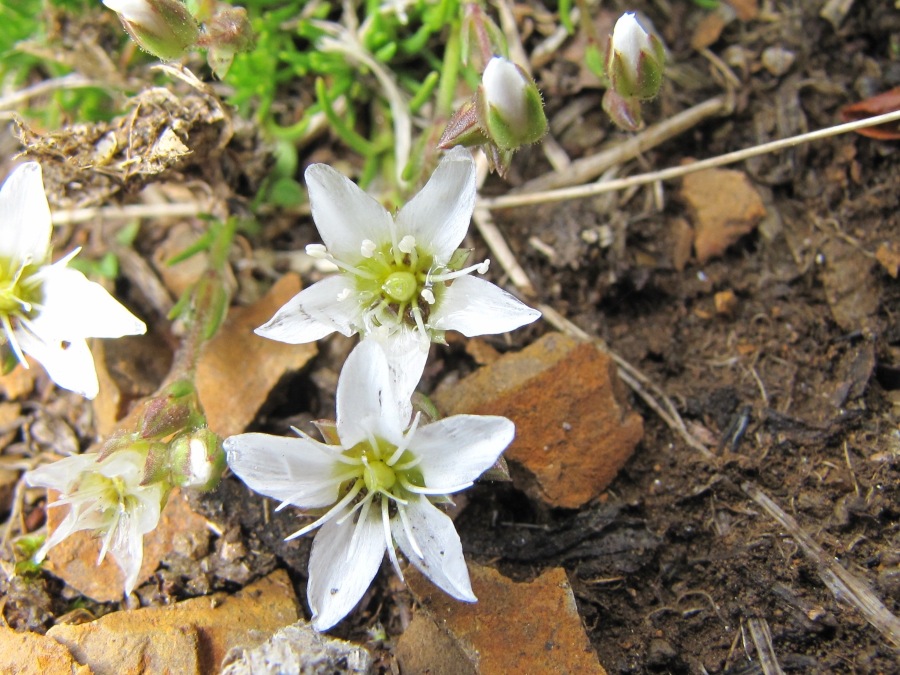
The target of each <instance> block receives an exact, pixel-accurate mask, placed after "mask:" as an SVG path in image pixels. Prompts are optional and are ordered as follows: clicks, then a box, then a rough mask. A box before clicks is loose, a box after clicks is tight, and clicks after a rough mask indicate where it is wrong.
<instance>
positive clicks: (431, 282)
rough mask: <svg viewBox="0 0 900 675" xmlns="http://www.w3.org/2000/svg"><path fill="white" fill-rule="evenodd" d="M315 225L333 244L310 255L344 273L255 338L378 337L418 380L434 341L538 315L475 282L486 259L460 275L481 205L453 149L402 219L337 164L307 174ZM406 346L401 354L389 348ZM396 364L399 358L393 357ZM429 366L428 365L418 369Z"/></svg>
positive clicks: (315, 288) (471, 174) (298, 300)
mask: <svg viewBox="0 0 900 675" xmlns="http://www.w3.org/2000/svg"><path fill="white" fill-rule="evenodd" d="M306 183H307V186H308V187H309V199H310V204H311V207H312V215H313V220H315V223H316V227H318V229H319V234H320V235H321V236H322V240H323V241H324V242H325V245H324V246H322V245H321V244H315V245H311V246H309V247H307V252H308V253H309V254H310V255H314V256H317V257H323V258H327V259H328V260H331V261H332V262H333V263H334V264H335V265H337V266H338V268H339V269H340V273H339V274H337V275H335V276H332V277H329V278H326V279H324V280H322V281H319V282H318V283H315V284H313V285H312V286H310V287H309V288H307V289H304V290H303V291H301V292H300V293H299V294H297V295H296V296H294V298H292V299H291V300H290V301H289V302H288V303H287V304H286V305H285V306H284V307H282V308H281V309H280V310H278V312H277V313H276V314H275V316H274V317H272V319H271V320H269V322H268V323H266V324H265V325H264V326H261V327H260V328H257V329H256V332H257V334H259V335H262V336H263V337H267V338H271V339H273V340H280V341H281V342H287V343H290V344H300V343H304V342H313V341H315V340H318V339H320V338H323V337H325V336H326V335H329V334H331V333H333V332H335V331H337V332H339V333H343V334H344V335H348V336H349V335H353V334H354V333H361V334H362V335H363V336H375V337H380V338H381V339H382V342H383V343H384V344H385V346H386V347H387V349H388V351H389V352H395V351H396V352H399V353H404V351H403V350H406V349H407V348H408V347H409V346H410V345H413V344H415V343H416V341H418V342H419V344H420V349H418V350H416V349H412V350H411V351H410V352H408V356H406V358H409V359H411V360H416V364H415V367H413V365H410V366H409V368H408V370H409V372H415V380H416V381H418V377H419V374H420V373H421V372H422V367H424V362H425V348H426V347H427V344H428V342H429V341H432V340H434V341H442V340H443V335H444V331H447V330H456V331H459V332H460V333H462V334H463V335H466V336H468V337H471V336H474V335H484V334H487V333H502V332H505V331H509V330H512V329H514V328H518V327H519V326H523V325H525V324H527V323H531V322H532V321H534V320H535V319H537V318H538V317H539V316H540V312H538V311H537V310H534V309H531V308H530V307H527V306H526V305H524V304H522V303H521V302H519V301H518V300H517V299H516V298H514V297H513V296H512V295H510V294H509V293H507V292H506V291H504V290H501V289H500V288H498V287H497V286H495V285H494V284H492V283H490V282H488V281H485V280H483V279H479V278H477V277H475V276H471V275H470V273H471V272H473V271H475V270H478V271H479V272H481V273H484V272H485V271H486V270H487V265H488V261H485V262H484V263H481V264H479V265H473V266H472V267H467V268H464V269H462V267H463V261H464V257H465V256H464V255H463V256H460V255H459V253H457V247H458V246H459V245H460V243H461V242H462V240H463V237H465V235H466V231H467V229H468V227H469V220H470V219H471V217H472V211H473V209H474V206H475V163H474V161H473V160H472V157H471V156H470V154H469V152H468V151H467V150H465V149H463V148H454V149H453V150H451V151H450V152H449V153H447V154H446V155H445V156H444V157H443V159H442V160H441V162H440V164H439V165H438V167H437V169H436V170H435V172H434V175H433V176H432V177H431V179H430V180H429V181H428V183H427V184H426V185H425V187H424V188H423V189H422V191H421V192H419V193H418V194H417V195H416V196H415V197H413V199H412V200H411V201H410V202H409V203H407V204H406V205H405V206H404V207H403V208H402V209H400V211H399V213H397V216H396V218H393V217H392V216H391V214H390V213H388V212H387V211H386V210H385V209H384V207H383V206H381V204H379V203H378V202H377V201H375V200H374V199H373V198H372V197H370V196H369V195H367V194H366V193H365V192H363V191H362V190H361V189H360V188H359V187H357V186H356V185H355V184H354V183H352V182H351V181H350V180H348V179H347V178H345V177H344V176H342V175H341V174H340V173H338V172H337V171H335V170H334V169H332V168H331V167H329V166H326V165H324V164H313V165H312V166H310V167H309V168H308V169H307V170H306ZM394 340H399V341H401V342H403V343H404V344H403V345H402V347H403V349H400V347H398V346H396V345H393V346H388V345H387V344H386V342H387V341H394ZM388 356H389V358H391V361H392V363H393V354H392V353H389V355H388ZM420 366H421V367H420Z"/></svg>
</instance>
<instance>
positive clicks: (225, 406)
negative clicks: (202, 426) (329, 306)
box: [197, 273, 317, 436]
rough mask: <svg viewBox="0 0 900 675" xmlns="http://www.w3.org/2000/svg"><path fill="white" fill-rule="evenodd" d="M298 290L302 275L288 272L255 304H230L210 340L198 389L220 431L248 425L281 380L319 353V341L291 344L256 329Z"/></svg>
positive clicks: (224, 432)
mask: <svg viewBox="0 0 900 675" xmlns="http://www.w3.org/2000/svg"><path fill="white" fill-rule="evenodd" d="M299 292H300V277H299V276H297V275H296V274H293V273H291V274H286V275H284V276H283V277H282V278H281V279H279V280H278V282H277V283H276V284H275V285H274V286H272V288H271V289H270V290H269V292H268V293H266V295H265V296H264V297H263V298H262V299H261V300H259V302H257V303H256V304H254V305H252V306H250V307H238V308H234V309H232V310H231V312H230V313H229V315H228V318H227V319H226V320H225V323H224V325H223V326H222V327H221V328H220V329H219V332H218V333H217V334H216V336H215V337H214V338H213V339H212V340H211V341H210V342H209V344H208V345H206V349H205V350H204V351H203V354H202V355H201V356H200V363H199V364H198V366H197V390H198V391H199V393H200V401H201V403H202V404H203V408H204V410H205V411H206V416H207V419H208V420H209V427H210V429H212V430H213V431H214V432H216V433H217V434H219V435H220V436H232V435H234V434H239V433H241V432H242V431H244V429H245V428H246V427H247V425H248V424H250V422H252V421H253V419H254V418H255V417H256V413H257V411H258V410H259V408H260V406H262V404H263V403H265V401H266V398H268V396H269V392H270V391H271V390H272V388H273V387H274V386H275V385H276V384H278V381H279V380H280V379H281V378H282V377H283V376H284V375H286V374H287V373H290V372H292V371H296V370H299V369H300V368H302V367H303V366H304V365H306V362H307V361H309V359H311V358H312V357H313V356H315V355H316V351H317V349H316V345H315V344H304V345H289V344H285V343H283V342H276V341H275V340H267V339H266V338H263V337H260V336H259V335H256V334H255V333H254V332H253V329H254V328H258V327H259V326H261V325H263V324H264V323H265V322H266V321H268V320H269V319H271V318H272V315H273V314H275V312H276V311H277V310H278V309H280V308H281V306H282V305H284V304H285V303H286V302H287V301H288V300H290V299H291V298H292V297H294V296H295V295H296V294H297V293H299Z"/></svg>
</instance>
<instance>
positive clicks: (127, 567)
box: [109, 511, 159, 595]
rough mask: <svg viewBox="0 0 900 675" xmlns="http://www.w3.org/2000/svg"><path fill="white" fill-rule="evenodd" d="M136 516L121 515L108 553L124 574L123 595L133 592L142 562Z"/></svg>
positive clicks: (141, 533)
mask: <svg viewBox="0 0 900 675" xmlns="http://www.w3.org/2000/svg"><path fill="white" fill-rule="evenodd" d="M137 516H138V514H137V513H135V512H134V511H125V512H124V513H122V515H121V517H120V519H119V522H118V524H117V528H118V529H117V531H116V532H114V533H113V535H112V544H111V546H110V548H109V552H110V553H112V556H113V558H114V559H115V561H116V563H117V564H118V565H119V567H120V568H121V569H122V572H123V573H124V574H125V595H128V594H130V593H131V591H133V590H134V587H135V585H136V584H137V580H138V574H140V571H141V564H142V563H143V562H144V533H143V532H141V531H140V524H141V519H140V518H139V517H137ZM158 519H159V514H158V513H157V520H158Z"/></svg>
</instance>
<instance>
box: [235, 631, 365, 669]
mask: <svg viewBox="0 0 900 675" xmlns="http://www.w3.org/2000/svg"><path fill="white" fill-rule="evenodd" d="M373 664H374V660H373V658H372V655H371V654H370V653H369V651H368V650H367V649H366V648H365V647H361V646H360V645H356V644H353V643H352V642H347V641H346V640H338V639H337V638H332V637H328V636H327V635H324V634H323V633H319V632H318V631H316V630H314V629H313V628H312V627H311V626H310V625H309V624H308V623H307V622H306V621H298V622H297V623H295V624H292V625H290V626H285V627H284V628H281V629H280V630H278V631H277V632H276V633H275V634H274V635H273V636H272V637H270V638H269V639H268V640H266V641H265V642H263V643H262V644H261V645H259V646H258V647H254V648H253V649H246V648H239V649H233V650H232V651H231V652H229V653H228V656H226V657H225V661H224V663H223V664H222V672H221V673H220V675H259V674H260V673H292V675H319V674H320V673H329V675H340V674H344V673H346V674H348V675H354V674H357V673H358V674H360V675H364V674H365V673H369V672H371V670H372V666H373Z"/></svg>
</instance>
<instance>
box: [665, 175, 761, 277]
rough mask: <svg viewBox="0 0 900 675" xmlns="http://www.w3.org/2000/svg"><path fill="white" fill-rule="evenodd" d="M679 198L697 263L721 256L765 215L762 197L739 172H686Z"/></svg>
mask: <svg viewBox="0 0 900 675" xmlns="http://www.w3.org/2000/svg"><path fill="white" fill-rule="evenodd" d="M681 197H682V199H683V200H684V202H685V204H686V205H687V208H688V211H689V212H690V214H691V220H692V221H693V224H694V252H695V253H696V255H697V260H698V261H699V262H700V263H704V262H706V261H707V260H709V259H710V258H713V257H715V256H718V255H722V254H723V253H724V252H725V249H727V248H728V247H729V246H731V245H732V244H734V243H735V242H737V241H738V239H740V238H741V237H743V236H744V235H745V234H748V233H750V232H752V231H753V230H754V229H756V226H757V225H758V224H759V222H760V221H761V220H762V219H763V218H764V217H765V215H766V207H765V205H764V204H763V200H762V198H761V197H760V196H759V193H758V192H757V191H756V188H754V187H753V184H752V183H751V182H750V179H749V178H747V176H746V174H744V173H743V172H742V171H734V170H730V169H707V170H706V171H698V172H697V173H693V174H690V175H687V176H685V178H684V182H683V183H682V186H681Z"/></svg>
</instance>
